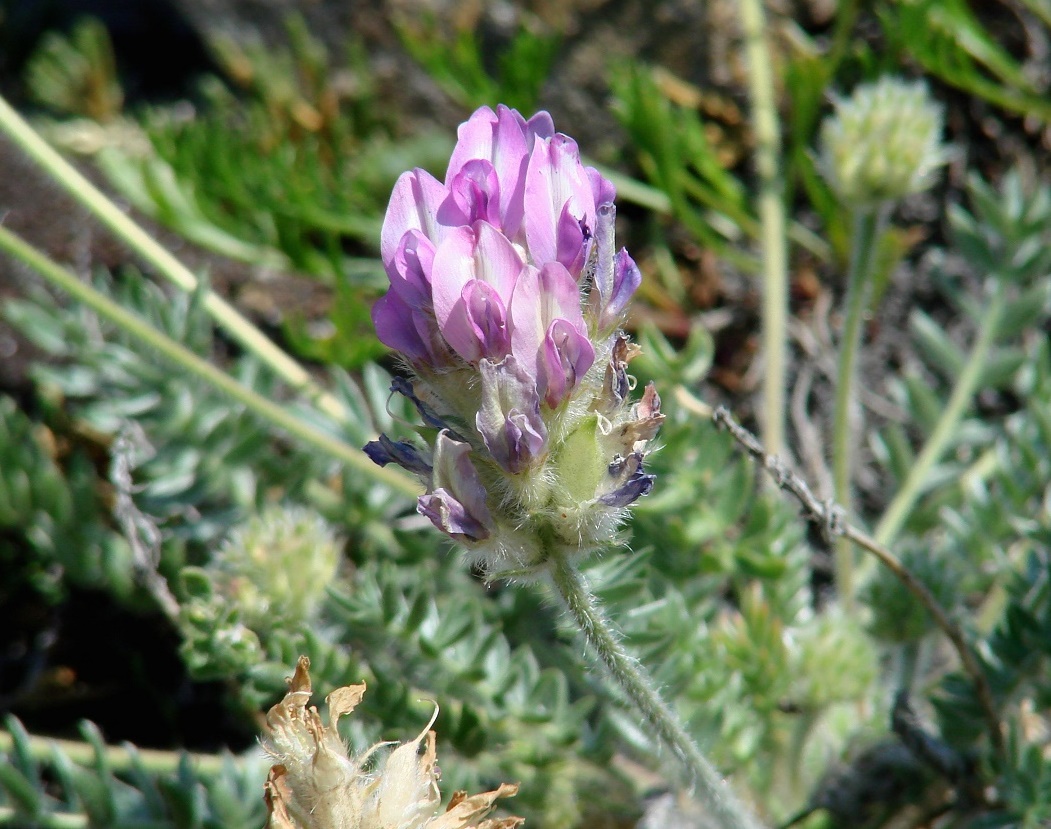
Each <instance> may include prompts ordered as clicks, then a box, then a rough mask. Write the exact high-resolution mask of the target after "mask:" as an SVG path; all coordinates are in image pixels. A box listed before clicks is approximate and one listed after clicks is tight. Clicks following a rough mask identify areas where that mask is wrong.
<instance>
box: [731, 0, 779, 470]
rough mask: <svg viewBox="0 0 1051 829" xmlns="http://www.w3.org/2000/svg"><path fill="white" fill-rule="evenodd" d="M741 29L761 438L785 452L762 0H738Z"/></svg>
mask: <svg viewBox="0 0 1051 829" xmlns="http://www.w3.org/2000/svg"><path fill="white" fill-rule="evenodd" d="M740 10H741V25H742V28H743V29H744V38H745V49H746V52H747V55H748V66H749V72H748V89H749V94H750V96H751V99H752V128H753V130H754V132H755V167H756V173H757V175H758V178H759V200H758V201H759V220H760V224H761V226H762V229H761V236H760V244H761V248H762V253H761V255H762V268H763V299H762V321H763V362H764V369H765V371H764V373H763V412H762V417H761V418H760V421H761V423H762V425H763V440H764V442H765V443H766V445H767V446H769V447H770V448H771V451H773V452H783V451H784V448H785V411H786V406H785V342H786V332H787V318H788V252H787V243H786V241H785V205H784V180H783V177H782V175H781V125H780V123H779V121H778V117H777V105H776V103H775V101H774V73H773V68H772V66H771V61H770V48H769V44H768V43H767V40H766V20H765V14H764V10H763V2H762V0H741V4H740Z"/></svg>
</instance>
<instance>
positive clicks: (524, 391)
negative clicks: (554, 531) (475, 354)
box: [475, 356, 547, 475]
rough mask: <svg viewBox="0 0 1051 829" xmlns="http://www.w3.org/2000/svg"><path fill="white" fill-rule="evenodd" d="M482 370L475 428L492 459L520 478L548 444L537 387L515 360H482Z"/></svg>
mask: <svg viewBox="0 0 1051 829" xmlns="http://www.w3.org/2000/svg"><path fill="white" fill-rule="evenodd" d="M479 368H480V370H481V373H482V403H481V406H479V408H478V415H477V417H476V419H475V425H476V426H477V427H478V431H479V432H480V433H481V435H482V440H484V441H485V445H486V448H487V449H488V450H489V452H490V454H491V455H492V456H493V459H494V460H495V461H496V462H497V463H498V464H500V466H501V467H503V468H504V469H505V470H507V471H508V472H510V473H511V474H512V475H517V474H518V473H519V472H522V471H523V470H525V469H528V468H529V467H530V466H532V465H533V464H534V463H535V462H536V461H537V460H539V459H540V458H541V456H542V455H543V453H544V451H545V447H546V443H547V427H546V426H545V425H544V421H543V420H542V419H541V417H540V398H539V396H538V395H537V393H536V386H535V385H534V383H533V381H532V380H531V379H530V378H529V377H528V376H527V375H526V374H525V373H524V372H522V371H521V369H520V368H519V366H518V363H517V362H516V361H515V358H514V357H510V356H509V357H507V358H506V359H504V360H503V361H501V362H499V363H492V362H490V361H489V360H482V361H481V363H480V364H479Z"/></svg>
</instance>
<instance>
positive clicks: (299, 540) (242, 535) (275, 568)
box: [207, 506, 342, 633]
mask: <svg viewBox="0 0 1051 829" xmlns="http://www.w3.org/2000/svg"><path fill="white" fill-rule="evenodd" d="M341 557H342V543H341V541H340V539H339V537H338V536H337V535H336V534H335V532H334V531H333V530H332V528H331V527H330V526H329V525H328V524H327V523H326V521H325V520H324V519H323V518H322V517H321V516H320V515H318V514H317V513H315V512H313V511H311V510H307V509H303V508H299V507H285V506H273V507H268V508H267V509H265V510H264V511H263V512H262V513H260V514H259V515H256V516H253V517H251V518H249V519H248V520H247V521H246V522H245V523H244V524H242V525H241V526H239V527H237V528H235V529H234V530H233V532H232V533H231V534H230V536H229V538H228V539H227V540H226V542H225V543H224V544H223V545H222V547H220V548H219V550H218V552H217V553H216V555H215V560H214V561H213V563H212V564H211V565H209V567H208V568H207V569H208V570H209V571H210V573H211V574H212V578H213V580H214V582H215V585H216V589H217V592H218V593H219V594H220V595H221V596H222V597H223V598H224V599H225V600H226V601H227V602H229V603H231V604H233V605H235V606H236V607H237V608H238V609H239V611H240V617H241V620H242V621H243V622H244V623H245V624H246V625H247V626H248V627H250V628H251V629H252V630H255V631H257V632H264V633H265V632H267V631H270V630H273V629H274V628H275V627H281V626H289V625H291V626H295V625H301V624H304V623H306V622H309V621H310V620H311V619H313V617H314V616H315V615H316V613H317V611H318V608H319V607H320V605H321V602H322V600H323V599H324V597H325V591H326V589H327V588H328V585H329V584H331V583H332V581H333V579H334V578H335V576H336V571H337V570H338V568H339V562H340V560H341Z"/></svg>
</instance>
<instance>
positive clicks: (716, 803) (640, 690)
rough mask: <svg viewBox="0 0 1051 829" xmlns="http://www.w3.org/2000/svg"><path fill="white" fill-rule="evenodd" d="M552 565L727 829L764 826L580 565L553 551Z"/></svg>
mask: <svg viewBox="0 0 1051 829" xmlns="http://www.w3.org/2000/svg"><path fill="white" fill-rule="evenodd" d="M550 571H551V579H552V581H553V582H554V585H555V589H556V591H557V593H558V595H559V596H560V597H561V599H562V601H563V602H564V603H565V606H566V609H567V610H568V611H569V614H570V616H572V617H573V621H574V622H576V624H577V627H579V628H580V630H581V632H582V633H583V634H584V638H585V639H586V640H587V642H588V644H589V645H590V646H591V647H592V648H594V649H595V651H596V652H597V653H598V655H599V658H601V659H602V661H603V662H604V663H605V665H606V668H608V669H609V672H610V674H612V676H613V679H614V680H615V681H616V683H617V684H618V685H619V686H620V687H621V688H622V689H623V690H624V692H625V693H626V694H627V695H628V697H629V699H631V701H632V702H633V703H635V706H636V707H637V708H638V709H639V712H640V713H641V714H642V715H643V717H644V718H645V719H646V721H647V722H648V723H649V724H650V725H651V726H652V727H653V729H654V731H655V732H656V734H657V736H658V737H659V738H660V739H661V741H662V742H664V743H665V744H666V745H668V746H670V747H671V749H672V750H673V751H674V752H675V754H676V755H677V756H678V757H679V759H680V761H681V762H682V764H683V766H684V767H685V768H686V770H687V772H688V773H689V775H690V778H691V782H692V783H693V784H694V785H695V786H696V787H697V789H698V790H699V792H700V795H701V798H702V800H703V801H704V803H705V804H706V805H707V806H708V807H709V808H710V809H711V810H712V813H713V816H714V817H715V818H716V820H717V821H718V822H719V824H720V825H721V826H722V827H723V829H758V827H759V823H758V822H757V821H756V820H755V818H753V817H752V816H751V815H750V814H749V813H748V811H747V810H746V809H745V807H744V805H743V804H742V803H741V802H740V801H739V800H738V799H737V797H736V796H735V795H734V793H733V791H732V790H731V788H730V786H729V784H728V783H727V781H726V780H725V779H724V778H723V777H722V776H720V775H719V773H718V772H717V771H716V770H715V769H714V768H713V767H712V765H711V763H709V762H708V760H707V759H706V758H705V757H704V755H703V754H701V751H700V749H698V748H697V746H696V744H695V743H694V742H693V740H692V739H691V738H690V736H689V735H688V734H687V733H686V731H685V730H684V729H683V727H682V725H681V724H680V723H679V721H678V718H677V717H676V716H675V714H674V713H672V710H671V709H670V708H669V707H668V704H667V703H666V702H665V701H664V700H663V699H661V697H660V695H659V694H658V693H657V691H656V690H655V689H654V687H653V682H652V680H651V679H650V677H649V676H648V675H647V674H646V672H645V669H643V668H642V667H641V666H640V665H639V663H638V661H637V660H635V659H634V658H632V657H631V656H629V655H628V653H627V651H626V650H625V649H624V648H623V646H622V645H621V643H620V640H619V637H618V635H617V633H616V632H615V631H614V629H613V626H612V625H611V623H610V622H609V620H608V619H607V618H606V616H605V614H604V613H603V612H602V610H601V609H600V608H599V606H598V604H597V603H596V601H595V598H594V597H593V596H592V595H591V593H590V592H589V590H588V588H587V586H586V584H585V582H584V579H583V577H582V576H581V575H580V573H579V571H577V569H576V568H575V567H573V566H572V565H571V564H570V563H569V561H568V560H567V559H566V557H565V556H564V555H562V554H555V555H553V556H552V560H551V567H550Z"/></svg>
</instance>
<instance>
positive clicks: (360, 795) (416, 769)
mask: <svg viewBox="0 0 1051 829" xmlns="http://www.w3.org/2000/svg"><path fill="white" fill-rule="evenodd" d="M309 668H310V660H309V659H307V658H306V657H305V656H301V657H300V658H299V663H298V664H297V665H296V672H295V676H293V677H292V678H291V679H290V680H289V688H288V693H287V694H285V697H284V699H282V700H281V702H279V703H278V704H277V705H275V706H274V707H273V708H271V709H270V711H269V712H268V713H267V715H266V723H267V731H268V733H267V734H266V735H264V737H263V739H262V743H263V748H264V749H265V750H266V752H267V754H269V755H270V756H271V757H272V758H273V759H274V761H275V764H274V766H273V767H272V768H271V769H270V775H269V776H268V778H267V781H266V795H265V796H266V803H267V810H268V812H269V814H270V817H269V820H268V823H267V826H268V828H269V829H469V827H474V828H475V829H513V827H516V826H519V825H520V824H521V823H522V819H521V818H517V817H509V818H488V817H487V816H488V815H489V813H490V812H492V810H493V808H494V806H495V804H496V801H497V799H498V798H501V797H510V796H512V795H514V794H516V793H517V792H518V787H517V786H514V785H511V784H508V783H504V784H501V785H500V787H499V788H497V789H496V790H495V791H491V792H484V793H482V794H476V795H471V796H467V793H466V792H457V793H456V794H454V795H453V797H452V800H451V802H450V803H449V807H448V809H447V810H446V811H445V812H443V813H442V814H440V815H439V814H435V810H436V809H437V807H438V804H439V803H440V802H441V795H440V793H439V791H438V778H437V773H436V770H435V758H436V752H435V734H434V732H433V731H432V730H431V726H432V725H434V719H435V717H437V711H435V716H434V717H432V718H431V721H430V722H429V723H428V724H427V727H426V728H424V730H423V731H422V732H420V734H419V736H418V737H416V739H414V740H411V741H410V742H407V743H402V744H401V745H399V746H398V747H397V748H395V749H394V750H393V751H389V752H387V751H386V749H387V748H388V746H390V745H392V744H391V743H377V744H376V745H374V746H372V747H371V748H370V749H368V750H367V751H365V752H364V753H363V754H361V755H360V756H357V757H352V756H351V755H350V754H349V753H348V751H347V747H346V746H345V745H344V744H343V741H342V740H341V739H340V737H339V734H338V733H337V731H336V723H337V722H338V720H339V718H340V717H341V716H343V715H344V714H349V713H350V712H351V711H353V710H354V708H355V707H356V706H357V704H358V703H359V702H361V698H362V697H363V696H364V694H365V685H364V684H361V685H349V686H347V687H344V688H338V689H336V690H335V691H333V692H332V693H331V694H329V695H328V697H327V698H326V702H327V703H328V725H327V726H326V725H325V724H323V723H322V721H321V716H320V715H319V714H318V711H317V708H315V707H313V706H311V707H308V706H307V704H308V703H309V701H310V694H311V688H310V673H309ZM421 747H422V752H421Z"/></svg>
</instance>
